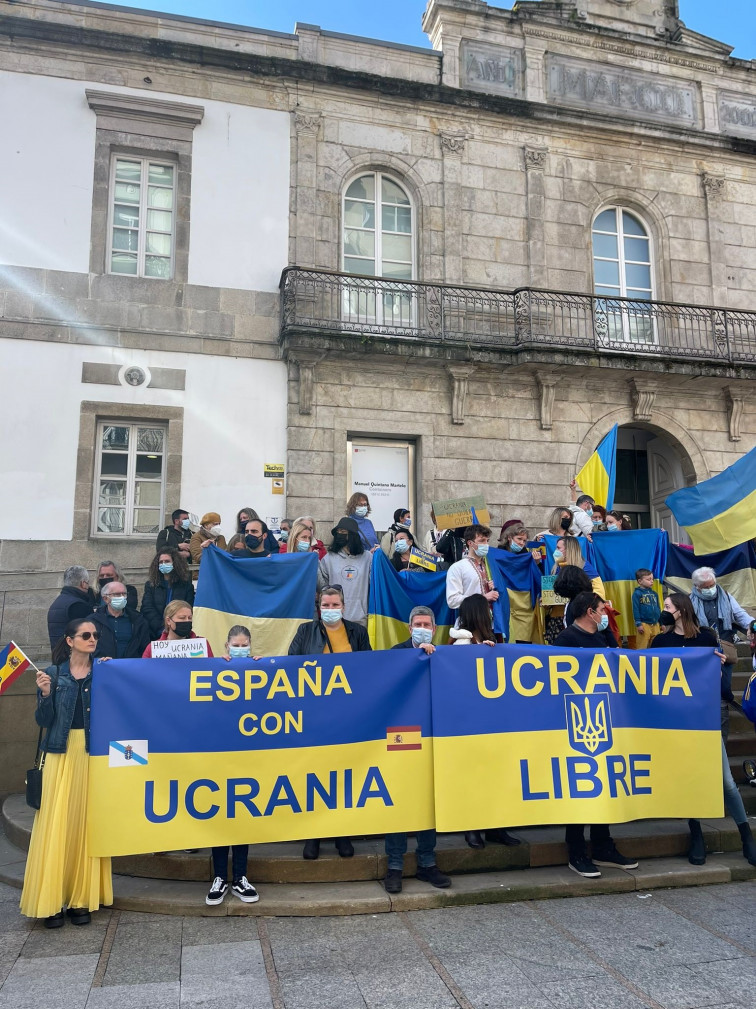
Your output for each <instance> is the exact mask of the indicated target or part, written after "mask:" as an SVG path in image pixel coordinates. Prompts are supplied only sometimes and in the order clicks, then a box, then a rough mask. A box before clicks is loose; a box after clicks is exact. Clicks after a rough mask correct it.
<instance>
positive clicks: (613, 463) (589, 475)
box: [575, 424, 669, 511]
mask: <svg viewBox="0 0 756 1009" xmlns="http://www.w3.org/2000/svg"><path fill="white" fill-rule="evenodd" d="M616 477H617V425H616V424H615V425H614V427H613V428H612V429H611V431H610V432H609V434H608V435H606V437H605V438H602V440H601V441H600V442H599V445H598V448H597V449H596V451H595V452H594V453H593V455H592V456H591V457H590V459H589V460H588V462H587V463H586V464H585V466H583V468H582V469H581V470H580V472H579V473H578V475H577V477H576V478H575V479H576V480H577V482H578V484H579V486H580V490H581V491H582V492H583V493H584V494H590V496H591V497H592V498H593V500H594V501H595V502H596V504H597V505H601V506H602V508H606V510H607V511H611V509H612V508H613V507H614V483H615V480H616ZM667 504H669V501H667Z"/></svg>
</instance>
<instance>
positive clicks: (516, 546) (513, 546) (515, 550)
mask: <svg viewBox="0 0 756 1009" xmlns="http://www.w3.org/2000/svg"><path fill="white" fill-rule="evenodd" d="M509 549H510V550H511V551H512V553H513V554H519V553H520V551H521V550H524V549H525V548H524V547H523V545H522V543H515V541H514V540H512V541H511V542H510V544H509Z"/></svg>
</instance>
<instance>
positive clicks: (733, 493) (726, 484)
mask: <svg viewBox="0 0 756 1009" xmlns="http://www.w3.org/2000/svg"><path fill="white" fill-rule="evenodd" d="M665 504H666V505H667V507H668V508H669V509H670V511H671V512H672V514H673V515H674V516H675V518H676V519H677V521H678V522H679V524H680V525H681V526H683V527H684V529H685V531H686V532H687V534H688V536H690V538H691V540H692V542H693V549H694V550H695V552H696V553H697V554H711V553H716V552H717V551H719V550H729V549H730V548H731V547H736V546H739V544H741V543H745V542H746V541H747V540H751V539H753V538H754V537H755V536H756V507H754V506H756V448H752V449H751V451H750V452H748V454H747V455H744V456H743V458H742V459H738V461H737V462H735V463H733V464H732V466H728V467H727V469H725V470H722V472H721V473H720V474H718V476H713V477H712V478H711V480H704V482H703V483H699V484H696V486H695V487H683V488H682V490H676V491H675V492H674V494H670V495H669V497H668V498H667V500H666V502H665Z"/></svg>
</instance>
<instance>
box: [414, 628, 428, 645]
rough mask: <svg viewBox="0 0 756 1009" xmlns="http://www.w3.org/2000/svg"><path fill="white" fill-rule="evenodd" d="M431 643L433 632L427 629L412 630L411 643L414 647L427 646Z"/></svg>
mask: <svg viewBox="0 0 756 1009" xmlns="http://www.w3.org/2000/svg"><path fill="white" fill-rule="evenodd" d="M431 641H433V631H431V630H429V629H428V628H427V627H413V628H412V643H413V644H415V645H429V644H430V643H431Z"/></svg>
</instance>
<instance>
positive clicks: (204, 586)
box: [194, 546, 318, 655]
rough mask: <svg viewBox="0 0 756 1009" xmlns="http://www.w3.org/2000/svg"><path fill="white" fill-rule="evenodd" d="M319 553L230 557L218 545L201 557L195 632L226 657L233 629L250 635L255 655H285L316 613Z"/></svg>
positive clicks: (195, 611) (195, 607) (217, 653)
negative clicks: (242, 628) (236, 627)
mask: <svg viewBox="0 0 756 1009" xmlns="http://www.w3.org/2000/svg"><path fill="white" fill-rule="evenodd" d="M317 578H318V558H317V556H316V555H315V554H273V555H272V556H271V557H261V558H259V559H258V558H253V557H242V558H236V557H231V556H230V555H229V554H227V553H226V552H225V551H223V550H219V549H218V548H217V547H214V546H213V547H208V548H207V550H205V551H204V553H203V555H202V567H201V568H200V574H199V582H198V584H197V594H196V596H195V599H194V631H195V633H196V634H198V635H199V636H200V637H204V638H207V640H208V641H209V642H210V646H211V647H212V649H213V653H214V654H215V655H223V646H224V645H225V643H226V638H227V636H228V632H229V629H230V628H231V627H233V626H234V624H243V625H244V626H245V627H248V628H249V630H250V631H251V633H252V654H253V655H286V654H287V653H288V651H289V645H290V644H291V641H292V639H293V637H294V635H295V634H296V632H297V628H298V627H299V625H300V624H303V623H304V622H305V621H306V620H312V619H313V618H314V616H315V591H316V588H317Z"/></svg>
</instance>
